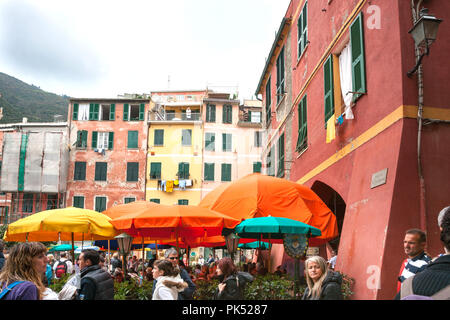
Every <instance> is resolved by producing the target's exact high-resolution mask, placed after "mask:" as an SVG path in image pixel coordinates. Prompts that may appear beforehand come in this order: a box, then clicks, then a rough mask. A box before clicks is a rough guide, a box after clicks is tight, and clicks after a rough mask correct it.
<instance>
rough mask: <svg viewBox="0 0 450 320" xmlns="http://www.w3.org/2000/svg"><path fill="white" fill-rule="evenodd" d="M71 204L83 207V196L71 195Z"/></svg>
mask: <svg viewBox="0 0 450 320" xmlns="http://www.w3.org/2000/svg"><path fill="white" fill-rule="evenodd" d="M73 206H74V207H75V208H81V209H83V208H84V197H82V196H74V197H73Z"/></svg>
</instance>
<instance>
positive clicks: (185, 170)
mask: <svg viewBox="0 0 450 320" xmlns="http://www.w3.org/2000/svg"><path fill="white" fill-rule="evenodd" d="M178 179H189V163H188V162H180V163H179V164H178Z"/></svg>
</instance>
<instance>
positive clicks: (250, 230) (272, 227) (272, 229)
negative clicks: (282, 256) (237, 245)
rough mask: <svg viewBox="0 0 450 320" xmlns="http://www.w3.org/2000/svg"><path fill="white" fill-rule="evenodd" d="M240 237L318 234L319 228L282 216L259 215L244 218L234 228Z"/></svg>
mask: <svg viewBox="0 0 450 320" xmlns="http://www.w3.org/2000/svg"><path fill="white" fill-rule="evenodd" d="M234 233H236V234H237V235H238V236H239V237H240V238H250V239H259V238H262V239H283V236H284V235H285V234H286V233H294V234H309V235H310V236H312V237H315V236H320V235H321V234H322V232H321V231H320V229H317V228H315V227H312V226H310V225H308V224H306V223H303V222H300V221H297V220H292V219H288V218H282V217H271V216H268V217H260V218H252V219H246V220H244V221H242V222H241V223H240V224H238V225H237V226H236V227H235V228H234Z"/></svg>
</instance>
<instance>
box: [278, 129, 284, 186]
mask: <svg viewBox="0 0 450 320" xmlns="http://www.w3.org/2000/svg"><path fill="white" fill-rule="evenodd" d="M277 167H278V170H277V177H283V176H284V133H283V134H282V135H281V137H280V138H279V139H278V165H277Z"/></svg>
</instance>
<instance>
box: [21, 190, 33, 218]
mask: <svg viewBox="0 0 450 320" xmlns="http://www.w3.org/2000/svg"><path fill="white" fill-rule="evenodd" d="M33 196H34V195H33V194H32V193H24V194H23V199H22V212H26V213H32V212H33V199H34V197H33Z"/></svg>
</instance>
